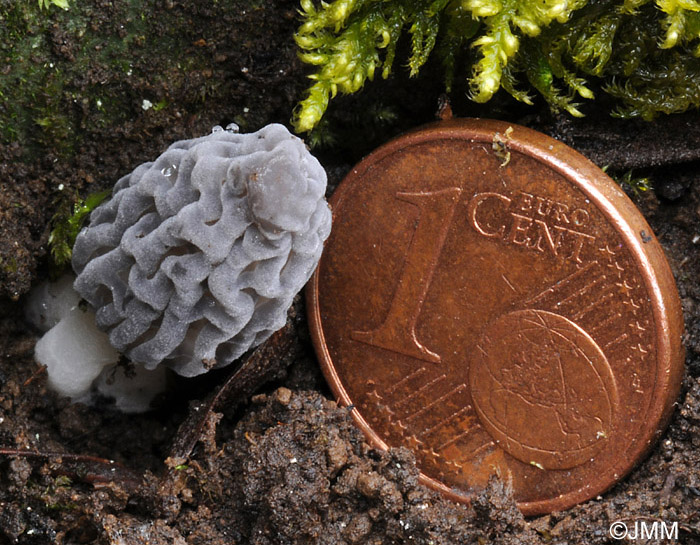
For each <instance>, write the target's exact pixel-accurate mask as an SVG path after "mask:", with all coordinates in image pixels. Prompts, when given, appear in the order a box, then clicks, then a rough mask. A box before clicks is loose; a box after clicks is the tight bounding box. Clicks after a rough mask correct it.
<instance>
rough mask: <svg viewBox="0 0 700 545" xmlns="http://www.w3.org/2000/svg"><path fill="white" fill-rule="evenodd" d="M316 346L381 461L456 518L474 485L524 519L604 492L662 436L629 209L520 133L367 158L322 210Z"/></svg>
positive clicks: (675, 325)
mask: <svg viewBox="0 0 700 545" xmlns="http://www.w3.org/2000/svg"><path fill="white" fill-rule="evenodd" d="M331 204H332V207H333V213H334V220H333V221H334V223H333V232H332V233H331V236H330V238H329V240H328V242H327V245H326V248H325V251H324V254H323V257H322V259H321V262H320V265H319V267H318V270H317V272H316V274H315V276H314V277H313V280H312V283H311V285H310V287H309V289H308V292H307V293H308V303H309V304H308V306H309V314H310V323H311V329H312V334H313V338H314V344H315V347H316V350H317V353H318V355H319V359H320V360H321V364H322V366H323V369H324V373H325V375H326V378H327V379H328V381H329V382H330V384H331V387H332V388H333V390H334V393H335V395H336V396H337V398H338V399H339V400H340V402H341V403H344V404H346V405H352V406H354V409H353V411H352V413H353V416H354V418H355V420H356V422H357V424H358V425H359V426H360V427H361V428H362V430H363V431H364V432H365V434H366V435H367V437H368V438H369V440H370V441H371V443H373V444H374V445H375V446H376V447H379V448H387V447H388V446H401V445H403V446H406V447H408V448H410V449H412V450H413V452H414V453H415V455H416V458H417V461H418V465H419V467H420V468H421V471H422V479H423V481H424V482H425V483H426V484H428V485H430V486H432V487H434V488H436V489H439V490H441V491H443V492H445V493H446V494H447V495H448V496H449V497H451V498H453V499H456V500H468V498H469V497H470V495H471V494H473V492H474V491H475V490H478V489H479V488H481V487H483V486H484V485H485V484H486V482H487V481H488V479H489V478H490V476H491V475H494V474H496V475H499V476H500V477H501V478H502V479H505V480H510V481H511V482H512V485H513V488H514V493H515V497H516V500H517V501H518V505H519V506H520V508H521V510H522V511H523V512H524V513H525V514H528V515H532V514H540V513H546V512H550V511H553V510H561V509H566V508H568V507H571V506H573V505H574V504H576V503H578V502H581V501H583V500H586V499H588V498H591V497H593V496H595V495H597V494H599V493H601V492H603V491H604V490H605V489H607V488H608V487H610V486H611V485H612V484H614V483H615V482H616V481H617V480H619V479H620V478H621V477H622V476H624V475H625V474H626V473H628V472H629V471H630V470H631V468H632V467H633V466H634V465H635V464H636V463H637V462H638V461H639V460H640V459H641V458H642V457H643V456H644V455H645V454H646V453H647V452H648V450H649V449H650V446H651V445H652V444H653V442H654V440H655V438H657V437H658V436H659V434H660V433H661V430H662V429H663V427H664V426H665V425H666V423H667V421H668V419H669V416H670V413H671V410H672V407H673V403H674V401H675V399H676V397H677V395H678V391H679V388H680V381H681V375H682V372H683V348H682V345H681V333H682V328H683V323H682V315H681V309H680V302H679V299H678V294H677V290H676V287H675V284H674V281H673V277H672V275H671V271H670V269H669V266H668V264H667V262H666V260H665V257H664V255H663V251H662V249H661V246H660V245H659V243H658V242H657V241H656V239H655V237H654V235H653V233H652V231H651V229H650V228H649V226H648V225H647V223H646V221H645V220H644V218H643V217H642V216H641V214H640V213H639V212H638V211H637V209H636V207H635V206H634V205H633V204H632V202H631V201H630V200H629V199H628V198H627V197H626V196H625V195H624V193H623V192H622V191H621V190H620V189H619V188H618V186H617V185H616V184H615V183H614V182H613V181H612V180H611V179H610V178H608V177H607V176H606V175H605V174H604V173H603V172H602V171H601V170H599V169H598V168H597V167H596V166H595V165H593V164H592V163H591V162H590V161H588V160H587V159H585V158H584V157H583V156H581V155H580V154H578V153H577V152H575V151H573V150H572V149H570V148H568V147H567V146H565V145H564V144H562V143H560V142H557V141H556V140H553V139H551V138H549V137H547V136H545V135H543V134H539V133H537V132H534V131H532V130H529V129H526V128H524V127H519V126H515V125H509V124H505V123H502V122H496V121H485V120H461V121H460V120H453V121H449V122H441V123H438V124H435V125H432V126H428V127H426V128H423V129H421V130H418V131H416V132H413V133H410V134H408V135H405V136H402V137H400V138H398V139H396V140H393V141H392V142H390V143H388V144H387V145H385V146H383V147H381V148H380V149H378V150H377V151H375V152H374V153H373V154H372V155H370V156H369V157H367V158H366V159H365V160H363V161H362V162H361V163H360V164H359V165H357V167H356V168H355V169H353V170H352V172H351V173H350V174H349V175H348V176H347V178H346V179H345V180H344V181H343V183H342V184H341V185H340V186H339V188H338V189H337V191H336V192H335V194H334V195H333V197H332V199H331Z"/></svg>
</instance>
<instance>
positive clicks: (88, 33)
mask: <svg viewBox="0 0 700 545" xmlns="http://www.w3.org/2000/svg"><path fill="white" fill-rule="evenodd" d="M50 1H52V0H46V1H45V2H44V0H42V2H44V3H43V4H42V5H43V6H46V5H47V3H48V2H50ZM61 3H62V2H57V1H56V0H53V4H56V5H57V6H60V5H61ZM154 12H158V13H159V14H160V15H159V17H157V18H155V17H153V16H152V15H151V14H152V13H154ZM177 16H178V14H177V12H176V10H171V11H168V10H163V9H162V2H161V1H160V0H145V1H140V0H115V1H114V2H110V3H109V5H101V4H99V3H92V2H75V3H71V6H70V9H69V10H61V9H45V7H40V3H37V2H24V1H22V2H16V1H14V0H0V58H2V59H3V62H2V63H0V141H2V142H4V143H11V142H17V143H19V144H20V145H21V147H22V149H23V150H24V151H25V153H26V158H27V159H28V160H31V159H32V158H34V157H37V156H40V155H45V154H46V153H47V152H51V153H53V154H55V155H58V156H59V157H68V156H70V155H71V154H72V153H73V152H74V151H75V150H76V149H77V146H79V145H80V143H81V142H82V141H83V139H84V138H85V137H86V135H89V134H91V133H93V132H100V131H101V130H103V129H106V128H110V127H114V126H118V125H121V124H123V123H124V122H128V121H131V120H133V119H134V118H135V117H136V116H137V115H140V114H142V113H143V111H142V109H141V106H142V102H143V100H144V99H148V100H150V101H151V102H152V103H153V104H154V108H153V111H152V112H150V114H152V115H157V114H158V113H159V112H161V111H163V110H166V109H167V107H168V105H169V102H170V101H169V99H168V97H163V96H160V97H154V96H147V92H144V91H138V87H142V88H146V87H148V86H152V87H157V86H158V85H159V84H163V82H166V83H167V86H169V87H173V86H175V85H178V82H179V84H180V85H182V86H184V84H185V82H186V74H187V72H188V71H190V70H194V69H198V68H200V67H201V66H208V63H210V60H209V59H208V58H207V56H206V52H205V51H200V50H199V49H198V48H194V47H192V41H193V40H192V36H191V34H187V33H185V32H183V28H182V27H183V22H182V21H179V20H178V19H177ZM185 50H186V51H187V54H186V55H173V51H185ZM154 66H156V67H158V68H157V70H155V71H154V69H153V67H154ZM146 80H147V81H148V84H143V83H141V82H143V81H146ZM136 82H138V83H139V85H138V86H135V85H132V84H133V83H136ZM164 85H165V84H164Z"/></svg>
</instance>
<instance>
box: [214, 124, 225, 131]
mask: <svg viewBox="0 0 700 545" xmlns="http://www.w3.org/2000/svg"><path fill="white" fill-rule="evenodd" d="M223 130H224V128H223V127H222V126H221V125H214V126H213V127H212V128H211V132H221V131H223Z"/></svg>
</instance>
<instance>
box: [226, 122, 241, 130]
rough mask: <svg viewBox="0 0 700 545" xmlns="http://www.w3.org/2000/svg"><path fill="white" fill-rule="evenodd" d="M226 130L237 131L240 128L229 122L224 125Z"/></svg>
mask: <svg viewBox="0 0 700 545" xmlns="http://www.w3.org/2000/svg"><path fill="white" fill-rule="evenodd" d="M226 130H227V131H228V132H238V131H240V130H241V128H240V127H239V126H238V125H236V124H235V123H229V124H228V125H226Z"/></svg>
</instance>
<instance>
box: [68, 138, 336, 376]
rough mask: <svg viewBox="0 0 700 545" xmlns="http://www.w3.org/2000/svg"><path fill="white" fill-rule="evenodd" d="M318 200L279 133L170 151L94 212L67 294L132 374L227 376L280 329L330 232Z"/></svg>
mask: <svg viewBox="0 0 700 545" xmlns="http://www.w3.org/2000/svg"><path fill="white" fill-rule="evenodd" d="M325 189H326V174H325V171H324V170H323V168H322V167H321V165H320V164H319V162H318V161H317V160H316V159H315V158H314V157H313V156H312V155H311V154H310V153H309V152H308V150H307V149H306V147H305V145H304V143H303V141H302V140H300V139H299V138H297V137H295V136H293V135H291V134H290V133H289V132H288V131H287V129H286V128H285V127H283V126H282V125H274V124H273V125H268V126H267V127H264V128H263V129H261V130H259V131H258V132H255V133H251V134H238V133H237V132H233V131H229V130H221V129H220V128H216V129H215V130H214V131H213V132H212V134H210V135H207V136H204V137H201V138H196V139H193V140H185V141H180V142H176V143H175V144H173V145H171V146H170V147H169V148H168V149H167V150H166V151H165V152H164V153H163V154H162V155H161V156H160V157H159V158H158V159H157V160H156V161H155V162H153V163H145V164H143V165H141V166H139V167H137V168H136V169H135V170H134V171H133V172H132V173H131V174H129V175H128V176H125V177H124V178H122V179H120V180H119V181H118V182H117V184H116V185H115V187H114V192H113V196H112V198H111V199H110V200H109V201H107V202H105V203H104V204H102V205H100V206H99V207H98V208H96V209H95V210H94V211H93V212H92V214H91V216H90V224H89V225H88V226H87V227H86V228H84V229H83V230H82V231H81V232H80V234H79V235H78V238H77V240H76V242H75V246H74V248H73V268H74V270H75V272H76V273H77V279H76V281H75V284H74V287H75V289H76V291H77V292H78V293H79V294H80V296H82V297H83V298H84V299H85V300H86V301H87V302H88V303H89V304H90V305H91V306H92V307H93V308H94V309H95V317H96V323H97V326H98V327H99V328H100V329H101V330H103V331H105V332H106V333H107V334H108V335H109V341H110V343H111V345H112V346H113V347H114V348H116V349H117V350H118V351H119V352H121V353H122V354H124V355H126V357H128V358H129V359H130V360H131V361H133V362H134V363H137V364H140V365H142V366H144V367H145V368H146V369H149V370H152V369H154V368H156V367H157V366H159V365H160V364H161V363H162V364H164V365H166V366H168V367H170V368H172V369H173V370H174V371H175V372H177V373H178V374H180V375H184V376H195V375H199V374H201V373H204V372H206V371H208V370H209V369H211V368H214V367H221V366H224V365H227V364H229V363H231V362H232V361H233V360H235V359H236V358H238V357H239V356H240V355H242V354H243V353H244V352H246V351H247V350H249V349H250V348H252V347H254V346H256V345H258V344H260V343H261V342H263V341H264V340H265V339H267V338H268V337H269V336H270V335H271V334H272V333H273V332H274V331H276V330H277V329H279V328H281V327H282V326H283V325H284V323H285V320H286V314H287V310H288V309H289V307H290V305H291V302H292V299H293V297H294V295H295V294H296V293H297V292H299V290H301V288H302V287H303V286H304V284H305V283H306V281H307V280H308V279H309V277H310V276H311V274H312V272H313V270H314V268H315V267H316V263H317V262H318V259H319V257H320V255H321V251H322V249H323V242H324V241H325V239H326V238H327V237H328V234H329V232H330V225H331V213H330V209H329V207H328V204H327V203H326V201H325V199H324V193H325Z"/></svg>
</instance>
